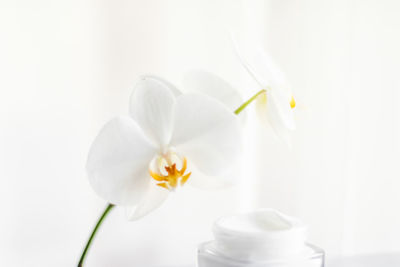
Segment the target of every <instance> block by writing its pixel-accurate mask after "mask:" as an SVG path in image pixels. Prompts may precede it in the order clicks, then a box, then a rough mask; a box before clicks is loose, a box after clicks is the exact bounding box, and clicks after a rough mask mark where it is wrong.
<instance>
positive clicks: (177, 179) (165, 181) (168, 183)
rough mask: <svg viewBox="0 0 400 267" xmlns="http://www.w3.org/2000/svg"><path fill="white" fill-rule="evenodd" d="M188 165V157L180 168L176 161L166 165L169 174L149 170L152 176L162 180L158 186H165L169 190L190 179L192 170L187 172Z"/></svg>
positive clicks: (159, 180)
mask: <svg viewBox="0 0 400 267" xmlns="http://www.w3.org/2000/svg"><path fill="white" fill-rule="evenodd" d="M186 167H187V161H186V158H184V159H183V166H182V168H181V169H180V170H178V169H177V168H176V163H174V164H172V165H170V166H166V167H165V170H166V171H167V173H168V175H166V176H164V175H159V174H157V173H155V172H152V171H151V170H150V171H149V173H150V176H151V177H153V179H154V180H156V181H158V182H160V183H157V185H158V186H160V187H163V188H165V189H168V190H172V189H175V188H176V187H177V186H178V184H180V185H181V186H182V185H184V184H185V183H186V182H187V180H188V179H189V177H190V175H191V174H192V173H191V172H189V173H187V174H185V171H186Z"/></svg>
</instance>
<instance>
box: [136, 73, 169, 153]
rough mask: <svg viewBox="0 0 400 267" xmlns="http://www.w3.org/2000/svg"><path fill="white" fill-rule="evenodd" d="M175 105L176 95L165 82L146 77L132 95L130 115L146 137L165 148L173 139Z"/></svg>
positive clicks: (137, 85)
mask: <svg viewBox="0 0 400 267" xmlns="http://www.w3.org/2000/svg"><path fill="white" fill-rule="evenodd" d="M174 105H175V97H174V94H173V92H172V91H171V89H170V88H169V87H168V86H167V85H166V84H165V82H164V81H162V80H159V79H158V78H156V77H154V76H145V77H142V79H141V80H140V81H139V82H138V83H137V84H136V86H135V90H134V91H133V93H132V96H131V99H130V114H131V116H132V118H133V119H134V120H135V121H136V122H137V123H138V124H139V125H140V127H141V128H142V129H143V131H144V133H145V134H146V136H149V137H150V138H151V139H152V140H153V142H154V143H155V144H157V145H159V146H161V147H164V146H166V145H167V144H168V143H169V141H170V139H171V134H172V120H173V112H174Z"/></svg>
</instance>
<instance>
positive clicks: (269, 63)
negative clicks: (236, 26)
mask: <svg viewBox="0 0 400 267" xmlns="http://www.w3.org/2000/svg"><path fill="white" fill-rule="evenodd" d="M232 42H233V44H234V48H235V51H236V54H237V56H238V58H239V60H240V62H241V63H242V65H243V67H244V68H245V69H246V70H247V71H248V72H249V74H250V75H251V76H252V77H253V78H254V79H255V80H256V81H257V83H258V84H259V85H260V86H261V87H262V89H267V87H270V86H283V85H285V84H286V79H285V77H284V74H283V73H282V72H281V71H280V70H279V68H278V67H277V66H276V65H275V63H274V62H273V60H272V59H271V57H270V56H269V55H267V54H266V53H265V50H264V49H263V48H262V47H261V46H260V45H259V44H258V43H257V42H256V41H246V42H245V41H244V40H242V39H241V41H239V39H237V38H235V37H234V36H233V35H232Z"/></svg>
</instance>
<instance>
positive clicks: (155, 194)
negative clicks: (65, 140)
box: [87, 76, 241, 220]
mask: <svg viewBox="0 0 400 267" xmlns="http://www.w3.org/2000/svg"><path fill="white" fill-rule="evenodd" d="M240 128H241V127H240V122H239V121H238V118H237V117H236V116H235V114H234V113H233V112H232V111H231V110H229V109H228V108H227V107H226V106H224V105H223V104H221V103H220V102H218V101H217V100H215V99H212V98H210V97H208V96H205V95H200V94H181V93H180V92H179V91H178V90H177V89H176V88H175V87H174V86H172V85H171V84H169V83H168V82H166V81H164V80H162V79H160V78H157V77H154V76H146V77H143V78H142V79H141V80H140V81H139V82H138V83H137V85H136V86H135V90H134V92H133V93H132V96H131V99H130V117H118V118H115V119H112V120H111V121H110V122H108V123H107V124H106V125H105V126H104V128H103V129H102V130H101V131H100V133H99V134H98V136H97V137H96V139H95V141H94V142H93V144H92V146H91V149H90V152H89V157H88V160H87V172H88V176H89V181H90V183H91V185H92V187H93V189H94V190H95V192H96V193H97V194H98V195H99V196H101V197H102V198H104V199H105V200H107V201H109V202H110V203H112V204H116V205H121V206H126V207H128V209H127V210H128V216H129V218H130V219H132V220H134V219H138V218H140V217H142V216H145V215H146V214H148V213H149V212H151V211H153V210H154V209H156V208H157V207H159V206H160V205H161V204H162V203H163V201H164V200H165V199H166V198H167V196H168V194H169V193H170V192H171V191H174V190H176V189H177V188H180V187H182V186H183V185H185V183H186V182H189V181H190V182H192V184H193V185H200V186H202V185H203V184H204V183H207V182H210V181H211V182H215V180H218V179H220V178H221V177H224V175H225V174H226V173H228V171H229V169H230V168H231V167H232V166H233V165H234V164H235V161H236V160H237V159H238V156H239V154H240V144H241V129H240Z"/></svg>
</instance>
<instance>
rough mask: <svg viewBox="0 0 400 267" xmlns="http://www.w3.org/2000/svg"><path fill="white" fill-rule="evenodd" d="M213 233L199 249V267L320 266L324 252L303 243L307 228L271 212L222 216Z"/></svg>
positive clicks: (267, 210) (269, 210) (291, 218)
mask: <svg viewBox="0 0 400 267" xmlns="http://www.w3.org/2000/svg"><path fill="white" fill-rule="evenodd" d="M213 233H214V238H215V240H213V241H210V242H207V243H204V244H202V245H200V247H199V255H198V266H199V267H227V266H231V267H232V266H237V267H242V266H243V267H248V266H251V267H264V266H265V267H292V266H293V267H294V266H296V267H321V266H323V261H324V253H323V251H322V250H321V249H318V248H316V247H315V246H312V245H309V244H307V243H306V239H307V227H306V225H305V224H303V223H302V222H301V221H300V220H298V219H296V218H293V217H290V216H287V215H284V214H282V213H280V212H278V211H276V210H273V209H263V210H258V211H254V212H250V213H246V214H239V215H233V216H227V217H223V218H221V219H219V220H217V221H216V222H215V224H214V227H213Z"/></svg>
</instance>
